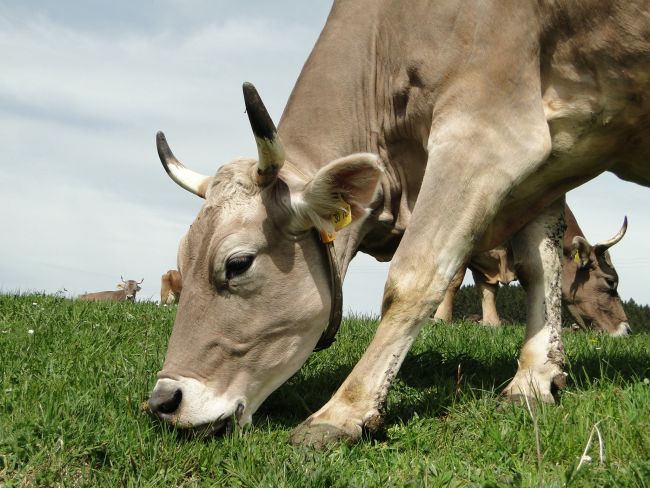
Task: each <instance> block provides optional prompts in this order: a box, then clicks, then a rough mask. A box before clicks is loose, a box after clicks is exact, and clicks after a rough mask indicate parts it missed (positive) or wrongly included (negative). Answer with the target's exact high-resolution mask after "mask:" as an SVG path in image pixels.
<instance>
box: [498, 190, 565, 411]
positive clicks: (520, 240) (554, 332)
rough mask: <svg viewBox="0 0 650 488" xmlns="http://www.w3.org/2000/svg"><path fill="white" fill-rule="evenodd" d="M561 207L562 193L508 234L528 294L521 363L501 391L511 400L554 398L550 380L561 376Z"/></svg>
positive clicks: (554, 380) (562, 233)
mask: <svg viewBox="0 0 650 488" xmlns="http://www.w3.org/2000/svg"><path fill="white" fill-rule="evenodd" d="M563 208H564V198H561V199H560V200H558V201H557V202H556V203H554V204H553V205H551V206H550V207H549V208H547V209H546V210H545V211H544V212H543V213H542V214H541V215H539V216H538V217H537V218H536V219H534V220H533V221H531V222H530V223H529V224H528V225H526V227H524V228H523V229H522V230H521V231H519V232H518V233H517V234H516V235H515V236H514V238H513V239H512V247H513V253H514V257H515V267H516V270H517V275H518V277H519V279H520V281H521V283H522V285H523V286H524V288H525V289H526V292H527V299H528V301H527V324H526V337H525V339H524V345H523V347H522V350H521V355H520V357H519V368H518V369H517V373H516V374H515V376H514V378H513V379H512V381H511V382H510V384H508V386H507V387H506V388H505V390H504V392H503V394H504V395H505V396H506V397H508V398H509V399H511V400H512V401H513V402H515V403H523V402H526V401H529V402H533V401H535V400H539V401H542V402H546V403H552V402H553V401H554V399H553V396H552V394H551V385H552V383H553V382H558V381H561V380H563V379H564V373H563V366H564V347H563V346H562V339H561V335H560V328H561V325H562V324H561V303H562V287H561V276H562V261H561V255H562V254H561V252H562V247H561V246H562V237H563V235H564V214H563Z"/></svg>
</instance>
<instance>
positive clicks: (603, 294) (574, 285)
mask: <svg viewBox="0 0 650 488" xmlns="http://www.w3.org/2000/svg"><path fill="white" fill-rule="evenodd" d="M626 230H627V218H625V220H624V222H623V226H622V227H621V230H620V231H619V232H618V234H616V235H615V236H614V237H612V238H611V239H609V240H608V241H606V242H603V243H601V244H596V245H593V246H592V245H591V244H589V242H587V240H586V239H585V238H584V237H582V236H575V237H574V238H573V241H572V243H571V247H570V248H567V247H565V249H564V253H565V256H566V257H567V259H565V265H564V277H563V280H562V288H563V290H562V294H563V296H564V298H565V300H566V303H567V307H568V308H569V311H570V312H571V314H572V315H573V316H574V318H575V319H576V321H577V322H578V324H579V325H580V326H581V327H583V328H590V327H591V328H595V329H597V330H601V331H603V332H606V333H608V334H609V335H612V336H624V335H627V334H629V333H630V332H631V329H630V326H629V324H628V322H627V316H626V314H625V310H623V304H622V303H621V299H620V297H619V296H618V292H617V288H618V274H617V273H616V270H615V269H614V266H613V265H612V261H611V258H610V257H609V252H607V249H609V248H610V247H611V246H613V245H614V244H616V243H617V242H619V241H620V240H621V239H622V238H623V236H624V235H625V231H626Z"/></svg>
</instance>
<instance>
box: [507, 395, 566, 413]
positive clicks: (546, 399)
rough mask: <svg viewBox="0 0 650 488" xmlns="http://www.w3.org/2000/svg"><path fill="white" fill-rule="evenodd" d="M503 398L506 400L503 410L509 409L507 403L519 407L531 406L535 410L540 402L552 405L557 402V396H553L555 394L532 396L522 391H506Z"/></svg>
mask: <svg viewBox="0 0 650 488" xmlns="http://www.w3.org/2000/svg"><path fill="white" fill-rule="evenodd" d="M503 398H504V400H505V404H504V405H503V406H502V408H501V410H504V409H507V405H515V406H517V407H526V408H530V410H532V411H533V412H534V411H535V410H537V407H538V406H539V404H540V403H546V404H551V405H554V404H555V398H553V395H551V394H546V395H538V396H530V395H523V394H521V393H513V394H508V393H504V394H503Z"/></svg>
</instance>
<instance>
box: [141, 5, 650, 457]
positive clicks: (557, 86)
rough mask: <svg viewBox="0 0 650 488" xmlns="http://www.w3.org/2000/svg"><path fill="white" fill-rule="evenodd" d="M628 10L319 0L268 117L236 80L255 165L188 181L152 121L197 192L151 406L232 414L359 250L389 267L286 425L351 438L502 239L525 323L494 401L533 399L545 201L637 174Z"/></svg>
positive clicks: (206, 420) (639, 55)
mask: <svg viewBox="0 0 650 488" xmlns="http://www.w3.org/2000/svg"><path fill="white" fill-rule="evenodd" d="M407 4H408V5H407ZM470 4H471V5H470ZM648 11H650V0H645V1H643V0H638V1H634V0H583V1H578V0H562V1H560V0H553V1H552V0H516V1H510V2H506V1H503V0H485V1H481V2H466V1H460V0H441V1H429V0H409V1H408V2H405V1H404V0H337V1H335V2H334V4H333V7H332V10H331V13H330V15H329V18H328V20H327V23H326V24H325V26H324V28H323V32H322V33H321V35H320V36H319V38H318V41H317V43H316V46H315V47H314V49H313V51H312V53H311V55H310V56H309V59H308V60H307V62H306V64H305V66H304V68H303V70H302V72H301V74H300V76H299V78H298V81H297V82H296V85H295V87H294V89H293V91H292V93H291V96H290V97H289V100H288V102H287V106H286V107H285V109H284V112H283V115H282V119H281V121H280V124H279V127H278V129H277V130H276V127H275V125H274V123H273V121H272V120H271V118H270V116H269V114H268V112H267V111H266V109H265V108H264V104H263V103H262V101H261V99H260V97H259V94H258V93H257V91H256V90H255V88H254V87H253V85H251V84H250V83H246V84H245V85H244V103H245V107H246V113H247V115H248V118H249V121H250V122H251V127H252V129H253V134H254V136H255V140H256V143H257V149H258V157H257V158H256V159H253V158H241V159H237V160H234V161H231V162H229V163H226V164H224V165H223V166H221V167H220V168H219V170H218V171H217V173H216V174H214V175H200V174H197V173H196V172H194V171H192V170H190V169H188V168H186V167H185V166H184V165H182V164H181V163H180V162H179V161H178V159H176V158H175V157H174V154H173V153H172V151H171V150H170V148H169V145H168V144H167V142H166V139H165V137H164V135H163V134H162V133H159V134H158V137H157V144H158V154H159V156H160V158H161V160H162V161H163V164H164V165H165V168H166V170H167V171H168V173H169V175H170V176H171V178H172V179H173V180H174V181H175V182H176V183H178V184H179V185H180V186H181V187H183V188H184V189H186V190H189V191H191V192H192V193H194V194H196V195H197V196H199V197H201V198H204V199H205V203H204V205H203V206H202V207H201V209H200V210H199V212H198V215H197V216H196V218H195V220H194V222H193V224H192V226H191V227H190V228H189V230H188V232H187V234H186V238H185V245H184V246H182V248H181V249H180V250H179V254H178V262H179V268H178V269H179V271H180V273H181V275H182V276H183V297H182V299H181V301H180V303H179V305H178V312H177V314H176V319H175V323H174V328H173V331H172V334H171V338H170V341H169V346H168V349H167V354H166V357H165V361H164V364H163V367H162V370H161V371H160V372H159V373H158V377H157V381H156V385H155V387H154V389H153V391H152V393H151V397H150V399H149V408H150V410H151V411H152V412H154V413H155V414H156V415H157V416H158V417H160V418H161V419H163V420H164V421H165V422H168V423H170V424H172V425H174V426H178V427H184V428H195V429H199V430H202V431H214V430H217V429H220V428H223V427H224V426H225V425H226V424H227V423H228V422H230V421H234V422H237V423H239V424H241V425H243V424H247V423H249V422H251V420H252V416H253V413H254V412H255V411H256V410H257V409H258V407H259V406H260V405H261V403H262V402H263V401H264V399H265V398H267V397H268V395H270V394H271V392H272V391H274V390H275V389H276V388H278V387H279V386H280V385H281V384H282V383H284V382H285V381H286V380H287V379H288V378H289V377H290V376H292V375H293V374H294V373H295V372H296V371H297V370H298V369H299V368H300V367H301V366H302V365H303V364H304V362H305V361H306V360H307V358H308V357H309V355H310V354H311V352H312V351H313V350H314V348H318V349H320V348H323V347H326V346H327V345H329V344H331V342H332V337H333V335H334V331H335V330H336V326H337V325H338V323H339V318H340V312H341V300H340V298H341V289H340V285H341V280H342V279H343V278H344V276H345V272H346V270H347V269H348V265H349V263H350V260H351V259H352V258H353V257H354V256H355V255H356V253H357V252H358V251H362V252H366V253H369V254H371V255H373V256H375V257H377V258H378V259H391V260H392V262H391V266H390V270H389V273H388V278H387V281H386V286H385V289H384V299H383V307H382V317H381V322H380V324H379V326H378V328H377V331H376V334H375V336H374V338H373V340H372V342H371V343H370V344H369V345H368V347H367V349H366V351H365V352H364V354H363V356H362V357H361V358H360V359H359V361H358V362H357V364H356V365H355V367H354V369H353V370H352V371H351V372H350V374H349V376H348V377H347V378H346V379H345V381H344V382H343V384H342V385H341V387H340V388H339V389H338V391H337V392H336V393H335V394H334V395H333V396H332V398H331V399H330V401H329V402H327V404H326V405H324V406H323V407H322V408H320V409H319V410H318V411H317V412H314V413H313V414H312V415H311V416H310V417H309V419H307V420H306V421H305V422H304V423H302V424H301V425H300V426H299V427H298V428H297V429H296V430H295V431H294V433H293V435H292V440H293V442H296V443H305V444H309V445H313V446H321V445H323V444H325V443H328V442H335V441H341V440H345V441H353V440H357V439H359V438H360V437H361V434H362V431H363V428H364V427H365V428H366V429H368V430H369V431H373V430H375V429H378V428H379V427H380V426H381V425H382V420H383V417H384V406H385V400H386V397H387V395H388V391H389V389H390V386H391V383H392V381H393V380H394V379H395V376H396V375H397V372H398V371H399V368H400V366H401V364H402V362H403V360H404V358H405V356H406V354H407V352H408V351H409V349H410V347H411V345H412V344H413V341H414V340H415V338H416V337H417V335H418V333H419V331H420V329H421V328H422V326H423V325H424V323H426V321H427V319H428V317H429V316H430V314H431V313H432V312H433V310H435V308H436V307H437V306H438V305H439V304H440V302H441V301H442V299H443V297H444V294H445V291H446V290H447V287H448V286H449V283H450V281H451V279H452V278H453V276H454V275H455V274H456V272H457V271H458V269H459V268H460V267H461V266H462V265H463V264H464V263H466V262H468V261H469V259H470V257H471V256H474V255H476V254H478V253H480V252H483V251H486V250H489V249H492V248H494V247H496V246H499V245H502V244H503V243H504V242H507V241H510V242H511V245H512V250H513V254H514V257H515V260H516V262H517V263H520V264H518V266H517V274H518V276H519V278H520V280H522V281H524V282H526V283H527V284H528V306H527V310H528V323H527V329H526V338H525V340H524V344H523V346H522V350H521V354H520V356H519V362H518V368H517V372H516V373H515V375H514V377H513V379H512V381H511V382H510V383H509V384H508V385H507V386H506V388H505V391H504V395H506V396H507V397H508V398H510V399H512V400H514V401H520V402H521V401H523V400H526V401H533V402H534V401H536V400H540V401H545V402H553V401H554V399H553V395H552V394H551V385H552V383H553V382H554V381H557V380H558V379H559V378H563V377H564V376H563V367H564V348H563V346H562V338H561V333H560V332H561V331H560V327H561V320H560V319H561V296H562V294H561V271H562V270H561V247H562V236H563V232H564V211H563V209H564V195H565V193H566V192H567V191H569V190H571V189H573V188H575V187H577V186H579V185H581V184H583V183H585V182H586V181H588V180H590V179H592V178H594V177H596V176H597V175H599V174H600V173H602V172H604V171H612V172H614V173H615V174H616V175H618V176H620V177H621V178H623V179H626V180H630V181H633V182H636V183H639V184H642V185H646V186H650V97H649V96H648V93H650V74H649V73H650V21H649V20H648V15H647V13H648ZM608 197H609V198H616V195H611V196H608ZM315 230H318V231H323V233H322V234H321V233H320V232H315ZM336 230H338V233H337V234H336V235H332V234H333V233H334V232H335V231H336ZM319 235H320V238H319ZM334 237H335V238H336V239H335V240H333V238H334ZM513 365H514V360H513Z"/></svg>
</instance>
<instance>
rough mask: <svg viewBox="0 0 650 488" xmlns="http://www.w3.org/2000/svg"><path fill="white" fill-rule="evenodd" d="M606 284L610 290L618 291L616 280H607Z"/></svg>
mask: <svg viewBox="0 0 650 488" xmlns="http://www.w3.org/2000/svg"><path fill="white" fill-rule="evenodd" d="M605 282H606V283H607V286H609V288H610V289H612V290H616V288H617V285H618V283H616V280H615V279H613V278H605Z"/></svg>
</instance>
